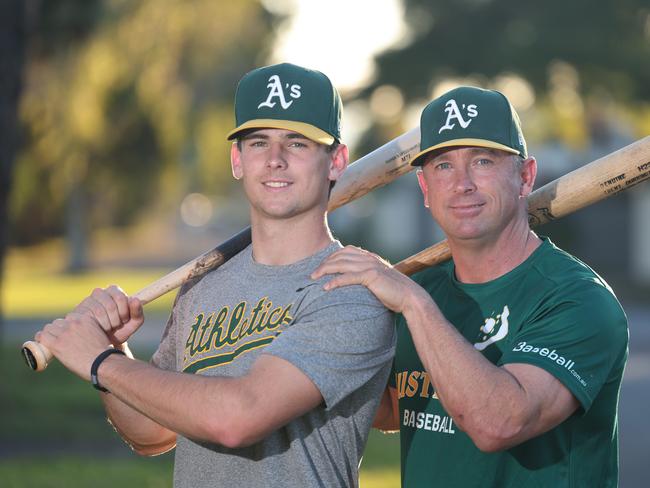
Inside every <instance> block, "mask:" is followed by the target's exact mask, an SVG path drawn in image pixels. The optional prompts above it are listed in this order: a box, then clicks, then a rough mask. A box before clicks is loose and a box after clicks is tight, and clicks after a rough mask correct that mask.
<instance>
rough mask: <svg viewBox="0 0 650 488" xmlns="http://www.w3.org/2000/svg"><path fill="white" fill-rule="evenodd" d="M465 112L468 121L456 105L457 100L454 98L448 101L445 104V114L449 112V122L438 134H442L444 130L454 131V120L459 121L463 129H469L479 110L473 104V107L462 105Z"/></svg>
mask: <svg viewBox="0 0 650 488" xmlns="http://www.w3.org/2000/svg"><path fill="white" fill-rule="evenodd" d="M462 107H463V110H464V111H465V115H466V116H467V120H465V119H464V118H463V114H462V113H461V112H460V108H458V104H457V103H456V100H454V99H453V98H452V99H450V100H448V101H447V103H446V104H445V112H447V121H446V122H445V125H443V126H442V127H440V130H439V131H438V134H440V133H441V132H442V131H443V130H451V129H453V128H454V127H455V126H456V124H453V123H452V120H454V119H455V120H457V121H458V123H459V124H460V126H461V127H462V128H463V129H467V127H468V126H469V124H470V123H471V122H472V119H473V118H474V117H476V116H477V115H478V110H477V107H476V105H474V104H471V105H465V104H463V105H462Z"/></svg>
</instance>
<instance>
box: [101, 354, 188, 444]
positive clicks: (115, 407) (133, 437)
mask: <svg viewBox="0 0 650 488" xmlns="http://www.w3.org/2000/svg"><path fill="white" fill-rule="evenodd" d="M115 347H116V348H117V349H120V350H121V351H123V352H124V354H125V355H126V356H127V357H128V358H130V359H133V354H132V353H131V350H130V349H129V346H128V344H127V343H126V342H124V343H123V344H118V345H116V346H115ZM100 398H101V401H102V403H103V404H104V410H106V414H107V416H108V420H109V422H110V423H111V425H112V426H113V427H114V428H115V430H116V431H117V432H118V433H119V434H120V436H121V437H122V438H123V439H124V441H125V442H126V443H127V444H129V446H131V448H132V449H133V450H134V451H136V452H137V453H138V454H141V455H144V456H153V455H156V454H162V453H164V452H167V451H169V450H170V449H172V448H173V447H174V446H175V445H176V433H175V432H173V431H171V430H169V429H166V428H165V427H163V426H162V425H160V424H158V423H157V422H154V421H153V420H151V419H150V418H149V417H147V416H145V415H143V414H141V413H140V412H138V411H137V410H135V409H134V408H132V407H131V406H129V405H127V404H126V403H124V402H123V401H121V400H120V399H119V398H117V397H116V396H115V395H113V394H111V393H100Z"/></svg>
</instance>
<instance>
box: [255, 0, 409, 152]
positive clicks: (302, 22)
mask: <svg viewBox="0 0 650 488" xmlns="http://www.w3.org/2000/svg"><path fill="white" fill-rule="evenodd" d="M262 2H263V3H264V5H265V6H266V7H267V8H268V9H269V10H271V11H274V12H277V13H280V14H282V15H290V16H289V17H288V19H287V20H286V22H285V24H284V25H283V26H281V27H280V28H279V29H278V37H277V44H276V46H275V49H274V52H273V54H272V57H271V60H270V62H272V63H277V62H290V63H295V64H299V65H301V66H305V67H306V68H312V69H317V70H320V71H322V72H323V73H325V74H326V75H327V76H328V77H329V78H330V79H331V80H332V83H333V84H334V86H336V88H337V89H338V90H339V92H341V95H342V96H343V97H344V98H346V95H349V94H350V93H353V92H354V91H355V90H357V89H359V88H362V87H363V85H365V84H367V83H368V82H370V81H371V80H372V78H373V75H374V69H375V66H374V59H373V58H374V55H375V54H377V53H379V52H381V51H383V50H385V49H387V48H388V47H390V46H394V45H395V44H396V43H399V42H404V41H405V39H407V36H408V32H407V30H406V28H405V24H404V21H403V10H404V9H403V6H402V2H401V0H328V1H326V2H323V1H317V0H262ZM370 120H371V114H370V107H369V106H368V104H364V103H362V102H356V103H346V104H345V107H344V110H343V120H342V125H341V130H342V138H343V140H344V141H346V142H347V144H348V145H352V146H353V145H354V144H355V142H356V140H357V139H358V137H359V136H360V134H362V133H363V131H364V130H365V129H366V128H367V127H368V126H369V124H370Z"/></svg>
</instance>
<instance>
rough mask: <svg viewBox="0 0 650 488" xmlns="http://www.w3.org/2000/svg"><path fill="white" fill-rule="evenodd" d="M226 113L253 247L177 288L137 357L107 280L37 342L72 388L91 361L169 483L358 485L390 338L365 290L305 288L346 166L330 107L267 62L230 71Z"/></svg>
mask: <svg viewBox="0 0 650 488" xmlns="http://www.w3.org/2000/svg"><path fill="white" fill-rule="evenodd" d="M235 112H236V119H237V124H236V125H237V127H236V129H234V130H233V131H232V132H231V133H230V134H229V136H228V137H229V139H233V138H234V139H237V142H236V143H234V144H233V146H232V152H231V157H232V171H233V175H234V176H235V178H237V179H240V180H241V181H242V183H243V188H244V191H245V193H246V196H247V198H248V200H249V202H250V216H251V228H252V245H251V246H249V247H248V248H247V249H245V250H244V251H242V252H241V253H239V254H238V255H237V256H235V257H234V258H232V259H231V260H230V261H229V262H227V263H226V264H224V265H223V266H222V267H221V268H219V269H218V270H216V271H213V272H211V273H208V274H207V275H205V276H203V277H201V278H199V279H197V280H195V281H194V282H192V283H189V284H187V285H185V286H183V288H182V289H181V291H180V292H179V295H178V297H177V299H176V302H175V305H174V308H173V310H172V313H171V316H170V319H169V322H168V325H167V328H166V330H165V333H164V336H163V339H162V342H161V344H160V346H159V348H158V350H157V351H156V353H155V354H154V356H153V358H152V364H147V363H144V362H141V361H137V360H134V359H133V358H132V356H130V354H129V353H128V351H125V352H127V354H126V355H121V354H119V353H117V354H113V352H114V350H113V349H111V348H112V347H115V348H117V349H118V350H121V349H125V350H126V347H125V345H126V343H125V341H126V339H127V338H128V337H129V336H130V335H131V334H132V333H133V332H134V331H135V330H136V329H137V328H138V327H140V325H141V324H142V322H143V320H144V317H143V312H142V307H141V305H140V303H139V302H138V301H137V300H135V299H133V298H129V297H127V296H126V295H124V293H123V292H122V291H121V290H119V288H117V287H109V288H107V289H104V290H100V289H98V290H95V291H94V292H93V293H92V295H91V296H90V297H88V298H86V299H85V300H84V301H83V302H82V303H81V304H80V305H79V306H78V307H77V309H76V310H75V312H74V313H72V314H70V315H68V316H67V317H66V318H65V319H59V320H57V321H54V322H53V323H52V324H49V325H48V326H46V327H45V328H44V330H43V331H42V332H40V333H38V334H37V337H36V338H37V340H39V341H40V342H42V343H43V344H45V345H46V346H47V347H48V348H50V349H51V350H52V352H53V353H54V354H55V356H56V357H57V358H58V359H59V360H60V361H61V362H62V363H63V364H64V365H65V366H66V367H68V368H69V369H70V370H72V371H73V372H75V373H76V374H78V375H79V376H81V377H82V378H84V379H86V380H88V379H89V378H90V377H91V376H93V375H91V374H90V371H91V365H93V363H94V368H93V373H94V377H93V383H94V384H96V385H97V386H100V387H102V388H105V389H106V390H108V391H105V392H104V393H102V395H101V396H102V400H103V402H104V404H105V406H106V410H107V412H108V416H109V418H110V419H111V422H112V423H113V425H114V426H115V427H116V429H117V430H118V431H119V432H120V434H121V435H122V436H123V437H124V439H125V440H126V441H127V442H128V443H129V444H131V445H132V446H133V448H134V449H135V450H136V451H137V452H139V453H142V454H147V455H149V454H157V453H161V452H164V451H166V450H169V449H171V448H172V447H174V446H176V460H175V469H174V481H175V485H176V486H179V487H199V486H246V487H250V486H263V487H268V486H282V487H291V486H295V487H306V486H357V485H358V466H359V462H360V459H361V454H362V451H363V448H364V445H365V442H366V439H367V435H368V431H369V429H370V426H371V423H372V419H373V417H374V415H375V411H376V408H377V406H378V404H379V398H380V396H381V393H382V391H383V389H384V387H385V384H386V381H387V378H388V374H389V371H390V364H391V361H392V357H393V352H394V340H395V337H394V336H395V334H394V330H393V326H392V319H391V314H390V312H388V311H387V310H386V309H385V307H383V306H382V305H381V303H380V302H379V301H378V300H377V299H376V298H375V297H374V296H373V295H372V294H371V293H369V292H368V291H367V290H366V289H365V288H363V287H361V286H357V287H346V288H344V289H341V290H339V291H337V292H336V293H334V294H331V293H325V292H324V291H323V289H322V285H323V283H324V281H320V283H319V282H318V281H316V282H315V281H313V280H311V279H310V274H311V273H312V272H313V270H314V269H315V268H316V267H317V266H318V264H319V263H320V262H321V261H322V260H323V259H324V258H325V257H326V256H328V255H329V254H331V253H332V252H334V251H335V250H337V249H339V248H341V245H340V244H339V243H338V242H337V241H335V240H334V239H333V238H332V235H331V234H330V231H329V228H328V226H327V222H326V214H327V200H328V193H329V188H330V185H331V183H332V182H334V181H335V180H336V179H337V178H338V177H339V175H340V174H341V173H342V172H343V171H344V169H345V168H346V165H347V162H348V154H347V148H346V147H345V146H344V145H342V144H340V143H339V141H340V133H339V123H340V112H341V102H340V98H339V95H338V93H337V91H336V90H335V89H334V87H333V86H332V84H331V83H330V80H329V79H328V78H327V77H326V76H325V75H324V74H322V73H320V72H317V71H311V70H307V69H304V68H301V67H298V66H295V65H291V64H280V65H275V66H269V67H264V68H260V69H258V70H254V71H252V72H250V73H248V74H247V75H246V76H244V78H243V79H242V80H241V81H240V83H239V86H238V88H237V94H236V99H235ZM103 351H105V352H103Z"/></svg>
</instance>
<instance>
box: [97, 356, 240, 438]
mask: <svg viewBox="0 0 650 488" xmlns="http://www.w3.org/2000/svg"><path fill="white" fill-rule="evenodd" d="M98 375H99V378H100V382H101V384H102V385H103V386H105V387H106V388H108V389H109V390H110V391H111V395H112V396H113V397H114V398H113V399H111V400H110V401H111V405H110V406H109V407H108V408H110V409H111V411H110V413H109V415H111V416H112V414H117V415H119V416H120V418H119V419H118V418H115V419H114V420H115V422H116V423H117V424H118V429H119V430H122V427H121V425H122V424H124V425H127V426H128V427H130V428H131V429H132V430H131V431H130V433H129V434H137V433H138V430H139V427H136V424H137V422H138V421H139V420H141V419H143V417H144V418H146V419H148V421H147V422H145V423H144V425H143V427H142V431H140V432H139V433H140V435H144V438H145V440H146V439H147V437H148V436H149V435H150V434H153V438H154V439H157V438H163V437H164V432H165V431H168V432H176V433H178V434H181V435H183V436H185V437H188V438H192V439H197V440H204V441H209V442H216V443H220V444H227V443H228V440H227V438H226V437H225V436H224V433H225V434H227V432H224V431H223V430H220V429H219V428H218V427H219V426H222V425H224V424H228V422H229V421H228V416H229V412H237V411H239V410H238V409H237V407H236V406H234V405H230V406H229V405H228V403H229V399H231V398H233V397H234V396H235V395H232V394H222V395H215V394H214V393H215V392H218V391H219V390H224V388H223V387H224V384H225V383H228V382H229V381H231V380H230V379H228V378H208V377H204V376H198V375H189V374H183V373H176V372H171V371H164V370H161V369H159V368H156V367H155V366H152V365H150V364H148V363H145V362H142V361H137V360H130V359H127V358H125V357H118V356H117V355H113V356H111V357H109V358H108V359H107V360H106V361H104V363H102V365H101V366H100V369H99V372H98ZM208 383H210V384H208ZM111 418H112V417H111ZM215 419H219V420H220V421H219V422H216V421H215ZM156 426H158V427H156ZM157 430H158V432H156V431H157ZM134 431H135V432H134ZM161 432H162V433H163V434H162V435H161ZM158 436H160V437H158ZM129 438H131V435H129Z"/></svg>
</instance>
